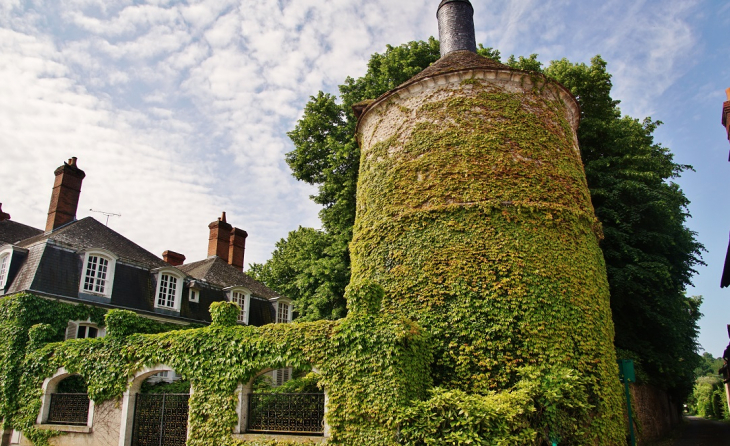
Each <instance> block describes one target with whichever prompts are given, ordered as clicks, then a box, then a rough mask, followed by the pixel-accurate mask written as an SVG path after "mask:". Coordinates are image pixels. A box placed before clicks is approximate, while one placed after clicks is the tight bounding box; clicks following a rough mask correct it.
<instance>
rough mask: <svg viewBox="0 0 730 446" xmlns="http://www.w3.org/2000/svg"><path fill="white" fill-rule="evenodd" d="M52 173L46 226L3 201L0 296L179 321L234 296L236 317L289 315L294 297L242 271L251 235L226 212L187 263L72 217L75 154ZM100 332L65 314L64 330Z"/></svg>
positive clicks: (267, 319)
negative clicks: (21, 217)
mask: <svg viewBox="0 0 730 446" xmlns="http://www.w3.org/2000/svg"><path fill="white" fill-rule="evenodd" d="M54 174H55V183H54V187H53V193H52V195H51V203H50V207H49V211H48V219H47V223H46V228H45V230H41V229H36V228H33V227H30V226H27V225H24V224H22V223H18V222H15V221H13V220H11V219H10V215H9V214H7V213H5V212H2V209H1V207H0V296H3V295H11V294H16V293H21V292H28V293H32V294H35V295H37V296H41V297H46V298H50V299H57V300H59V301H63V302H70V303H83V304H87V305H92V306H97V307H102V308H105V309H112V308H118V309H125V310H131V311H133V312H135V313H137V314H139V315H141V316H145V317H148V318H151V319H155V320H158V321H161V322H166V323H174V324H181V325H188V324H207V323H209V322H210V320H211V317H210V312H209V311H208V308H209V306H210V304H211V303H213V302H216V301H231V302H235V303H237V304H238V305H239V307H240V308H241V314H240V316H239V319H238V320H239V323H241V324H246V325H254V326H261V325H265V324H269V323H273V322H290V321H291V319H292V303H291V301H290V300H289V299H287V298H286V297H284V296H282V295H280V294H278V293H276V292H275V291H273V290H271V289H270V288H268V287H266V285H264V284H262V283H260V282H257V281H256V280H254V279H252V278H251V277H249V276H248V275H246V273H244V272H243V260H244V252H245V246H246V237H247V236H248V234H247V233H246V232H245V231H243V230H241V229H238V228H234V227H232V226H231V225H230V224H229V223H228V222H227V221H226V215H225V212H224V213H223V215H222V216H221V217H220V218H218V220H217V221H214V222H212V223H211V224H210V225H209V229H210V237H209V240H208V258H206V259H204V260H201V261H197V262H193V263H188V264H185V263H184V261H185V256H184V255H182V254H179V253H176V252H174V251H165V252H164V253H163V254H162V258H160V257H158V256H156V255H154V254H152V253H151V252H149V251H147V250H146V249H144V248H143V247H141V246H139V245H137V244H136V243H134V242H133V241H131V240H129V239H128V238H126V237H124V236H123V235H121V234H119V233H118V232H116V231H114V230H112V229H110V228H108V227H107V226H106V225H104V224H102V223H100V222H98V221H97V220H95V219H94V218H92V217H86V218H83V219H81V220H76V210H77V206H78V201H79V196H80V193H81V183H82V181H83V179H84V177H85V173H84V172H83V171H82V170H81V169H79V167H78V165H77V162H76V158H71V159H70V160H69V161H68V162H66V163H64V164H63V165H62V166H60V167H59V168H57V169H56V170H55V172H54ZM0 206H1V205H0ZM103 334H104V329H103V327H97V326H96V325H94V324H92V323H91V322H90V321H69V322H68V330H67V333H66V335H67V339H70V338H78V337H96V336H102V335H103Z"/></svg>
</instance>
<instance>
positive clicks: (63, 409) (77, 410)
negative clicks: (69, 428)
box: [48, 393, 89, 425]
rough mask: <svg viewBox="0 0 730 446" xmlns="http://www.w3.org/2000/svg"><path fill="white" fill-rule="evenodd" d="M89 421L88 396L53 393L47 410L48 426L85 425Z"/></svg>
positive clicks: (83, 394)
mask: <svg viewBox="0 0 730 446" xmlns="http://www.w3.org/2000/svg"><path fill="white" fill-rule="evenodd" d="M88 419H89V396H88V395H87V394H85V393H54V394H52V395H51V407H50V409H49V410H48V423H50V424H79V425H86V422H87V420H88Z"/></svg>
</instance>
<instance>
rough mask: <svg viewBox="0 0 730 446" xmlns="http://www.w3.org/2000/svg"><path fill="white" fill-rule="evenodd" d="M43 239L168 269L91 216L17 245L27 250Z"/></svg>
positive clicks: (149, 266)
mask: <svg viewBox="0 0 730 446" xmlns="http://www.w3.org/2000/svg"><path fill="white" fill-rule="evenodd" d="M46 240H48V241H51V242H53V243H55V244H57V245H60V246H64V247H68V248H71V249H74V250H77V251H80V250H84V249H91V248H103V249H106V250H108V251H111V252H113V253H114V254H116V255H117V256H119V260H121V261H123V262H129V263H133V264H139V265H143V266H145V267H148V268H151V269H153V268H160V267H163V266H170V265H169V264H167V263H166V262H165V261H163V260H162V259H161V258H159V257H157V256H156V255H154V254H152V253H151V252H149V251H147V250H146V249H144V248H142V247H141V246H139V245H137V244H136V243H134V242H133V241H131V240H129V239H128V238H126V237H124V236H123V235H121V234H119V233H118V232H116V231H114V230H112V229H109V228H108V227H106V226H105V225H104V224H102V223H100V222H98V221H96V220H95V219H94V218H93V217H86V218H83V219H81V220H78V221H75V222H73V223H69V224H68V225H65V226H62V227H61V228H58V229H56V230H55V231H53V232H51V233H50V234H40V235H37V236H35V237H31V238H29V239H26V240H23V241H21V242H19V243H17V244H16V246H19V247H21V248H30V247H31V246H33V245H36V244H38V243H41V242H45V241H46Z"/></svg>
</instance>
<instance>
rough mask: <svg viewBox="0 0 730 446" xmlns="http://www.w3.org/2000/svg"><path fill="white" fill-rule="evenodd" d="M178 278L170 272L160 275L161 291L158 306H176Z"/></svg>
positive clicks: (158, 296)
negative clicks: (169, 273)
mask: <svg viewBox="0 0 730 446" xmlns="http://www.w3.org/2000/svg"><path fill="white" fill-rule="evenodd" d="M176 290H177V278H176V277H173V276H170V275H168V274H161V275H160V292H159V294H158V295H157V306H158V307H167V308H175V295H176Z"/></svg>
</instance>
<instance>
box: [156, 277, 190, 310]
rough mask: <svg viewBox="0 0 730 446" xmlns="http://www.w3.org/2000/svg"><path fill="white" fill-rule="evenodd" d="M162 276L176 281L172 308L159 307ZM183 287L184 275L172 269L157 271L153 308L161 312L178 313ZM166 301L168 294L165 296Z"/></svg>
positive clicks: (166, 306)
mask: <svg viewBox="0 0 730 446" xmlns="http://www.w3.org/2000/svg"><path fill="white" fill-rule="evenodd" d="M163 276H168V277H171V278H174V279H175V280H176V284H175V292H174V295H173V296H172V297H173V299H174V300H173V304H172V306H168V305H160V290H161V289H162V285H163V284H162V282H163ZM184 285H185V275H184V274H182V273H181V272H179V271H177V270H175V269H173V268H163V269H160V270H158V271H157V287H155V308H160V309H162V310H171V311H177V312H179V311H180V305H181V303H182V292H183V286H184ZM165 296H166V299H165V300H166V301H167V300H169V293H168V294H166V295H165Z"/></svg>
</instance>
